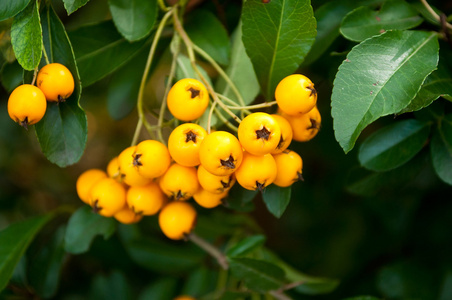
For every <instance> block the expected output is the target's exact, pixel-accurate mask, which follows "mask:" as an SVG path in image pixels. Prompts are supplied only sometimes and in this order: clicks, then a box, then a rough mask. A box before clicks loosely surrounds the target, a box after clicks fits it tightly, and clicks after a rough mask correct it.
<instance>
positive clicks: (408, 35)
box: [331, 30, 439, 153]
mask: <svg viewBox="0 0 452 300" xmlns="http://www.w3.org/2000/svg"><path fill="white" fill-rule="evenodd" d="M438 47H439V46H438V40H437V35H436V34H435V33H427V32H420V31H397V30H394V31H388V32H386V33H383V34H381V35H379V36H376V37H373V38H370V39H367V40H365V41H364V42H362V43H361V44H359V45H357V46H355V47H354V48H353V49H352V50H351V51H350V53H349V54H348V55H347V59H346V60H345V61H344V62H343V63H342V64H341V66H340V67H339V72H338V73H337V74H336V79H335V80H334V88H333V94H332V97H331V100H332V104H331V106H332V110H331V113H332V116H333V119H334V122H333V123H334V126H333V127H334V132H335V136H336V140H337V141H338V142H339V144H340V145H341V147H342V149H343V150H344V152H345V153H347V152H349V151H350V150H351V149H352V148H353V147H354V145H355V142H356V140H357V138H358V136H359V135H360V133H361V131H362V130H363V129H364V128H365V127H366V126H367V125H369V124H370V123H372V122H373V121H375V120H377V119H378V118H380V117H382V116H386V115H389V114H393V113H397V112H399V111H400V110H402V109H403V108H404V107H406V106H407V105H408V104H409V103H410V101H411V100H412V99H413V98H414V96H415V95H416V93H417V92H418V90H419V89H420V86H421V84H422V82H424V80H425V78H426V77H427V76H428V75H429V74H430V73H431V72H432V71H433V70H434V69H435V68H436V65H437V63H438Z"/></svg>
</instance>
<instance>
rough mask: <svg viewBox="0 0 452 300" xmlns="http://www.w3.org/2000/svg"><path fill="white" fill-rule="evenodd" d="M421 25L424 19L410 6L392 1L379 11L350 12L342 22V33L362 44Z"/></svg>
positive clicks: (365, 7)
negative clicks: (386, 33) (377, 36)
mask: <svg viewBox="0 0 452 300" xmlns="http://www.w3.org/2000/svg"><path fill="white" fill-rule="evenodd" d="M421 23H422V18H421V17H420V16H419V15H418V13H417V11H416V10H415V9H413V8H412V7H411V5H410V4H408V3H406V2H405V1H401V0H390V1H386V2H384V3H383V5H382V6H381V8H380V9H379V10H373V9H372V8H370V7H368V6H363V7H359V8H357V9H355V10H354V11H352V12H350V13H349V14H347V16H346V17H345V18H344V20H343V21H342V24H341V28H340V31H341V33H342V35H343V36H344V37H345V38H347V39H349V40H352V41H357V42H360V41H363V40H365V39H367V38H369V37H371V36H374V35H378V34H381V33H383V32H385V31H388V30H394V29H398V30H404V29H410V28H413V27H416V26H418V25H419V24H421Z"/></svg>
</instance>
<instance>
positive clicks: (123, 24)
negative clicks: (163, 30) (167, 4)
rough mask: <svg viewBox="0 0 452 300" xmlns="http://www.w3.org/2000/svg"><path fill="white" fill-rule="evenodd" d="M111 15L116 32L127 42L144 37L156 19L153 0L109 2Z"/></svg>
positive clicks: (155, 2)
mask: <svg viewBox="0 0 452 300" xmlns="http://www.w3.org/2000/svg"><path fill="white" fill-rule="evenodd" d="M108 4H109V6H110V11H111V15H112V17H113V22H115V25H116V28H118V31H119V32H120V33H121V34H122V35H123V36H124V37H125V38H126V39H127V40H129V41H137V40H141V39H142V38H144V37H146V36H147V35H148V34H149V33H150V32H151V29H152V27H153V26H154V23H155V20H156V19H157V12H158V7H157V1H155V0H109V1H108Z"/></svg>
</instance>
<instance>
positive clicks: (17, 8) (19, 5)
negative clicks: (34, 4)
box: [0, 0, 30, 21]
mask: <svg viewBox="0 0 452 300" xmlns="http://www.w3.org/2000/svg"><path fill="white" fill-rule="evenodd" d="M29 2H30V0H14V1H0V21H3V20H6V19H9V18H12V17H14V16H15V15H17V14H18V13H20V12H21V11H22V10H23V9H24V8H25V7H27V5H28V3H29Z"/></svg>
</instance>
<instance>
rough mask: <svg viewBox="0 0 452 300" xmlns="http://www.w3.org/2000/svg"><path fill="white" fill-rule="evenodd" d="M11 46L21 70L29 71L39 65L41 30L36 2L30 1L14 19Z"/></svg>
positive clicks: (34, 0)
mask: <svg viewBox="0 0 452 300" xmlns="http://www.w3.org/2000/svg"><path fill="white" fill-rule="evenodd" d="M11 44H12V45H13V49H14V53H15V54H16V58H17V60H18V61H19V63H20V65H21V66H22V68H24V69H25V70H29V71H31V70H34V69H35V68H36V67H37V66H38V65H39V62H40V61H41V56H42V29H41V23H40V20H39V10H38V1H37V0H33V1H30V3H29V4H28V6H27V7H26V8H25V9H24V10H22V11H21V12H20V13H19V14H17V16H16V17H15V18H14V21H13V24H12V25H11Z"/></svg>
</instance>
